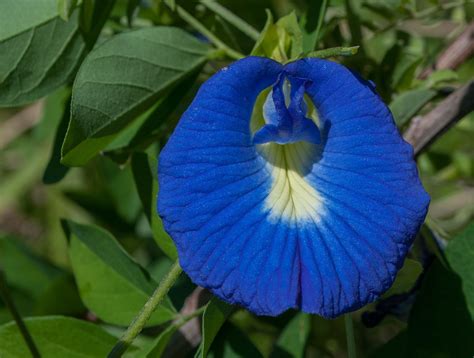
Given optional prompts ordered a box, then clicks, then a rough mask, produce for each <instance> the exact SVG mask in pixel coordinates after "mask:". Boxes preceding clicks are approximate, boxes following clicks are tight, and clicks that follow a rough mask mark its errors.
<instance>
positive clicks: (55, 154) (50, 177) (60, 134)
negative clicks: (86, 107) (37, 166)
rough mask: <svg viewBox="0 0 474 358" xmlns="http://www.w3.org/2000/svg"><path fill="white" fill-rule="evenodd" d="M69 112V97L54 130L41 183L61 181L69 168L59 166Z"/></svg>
mask: <svg viewBox="0 0 474 358" xmlns="http://www.w3.org/2000/svg"><path fill="white" fill-rule="evenodd" d="M70 111H71V97H70V96H69V99H68V100H67V102H66V106H65V107H64V112H63V115H62V116H61V121H60V122H59V126H58V127H57V129H56V135H55V136H54V143H53V149H52V152H51V157H50V158H49V162H48V165H47V166H46V169H45V171H44V173H43V183H45V184H55V183H57V182H59V181H61V179H63V178H64V177H65V176H66V174H67V172H68V171H69V167H66V166H65V165H62V164H61V146H62V144H63V141H64V137H65V136H66V131H67V127H68V124H69V116H70Z"/></svg>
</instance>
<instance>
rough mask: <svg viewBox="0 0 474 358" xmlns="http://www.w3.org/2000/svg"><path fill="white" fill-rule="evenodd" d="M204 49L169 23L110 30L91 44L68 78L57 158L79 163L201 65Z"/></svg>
mask: <svg viewBox="0 0 474 358" xmlns="http://www.w3.org/2000/svg"><path fill="white" fill-rule="evenodd" d="M207 52H208V46H207V45H205V44H203V43H201V42H199V41H198V40H197V39H195V38H193V37H192V36H191V35H189V34H187V33H186V32H184V31H182V30H180V29H177V28H169V27H154V28H146V29H141V30H136V31H131V32H127V33H123V34H120V35H116V36H114V37H113V38H112V39H111V40H109V41H107V42H105V43H104V44H102V45H101V46H99V47H97V48H96V49H94V50H93V51H92V52H91V53H90V54H89V56H87V58H86V59H85V61H84V63H83V64H82V66H81V68H80V70H79V73H78V75H77V78H76V81H75V83H74V87H73V99H72V109H71V122H70V124H69V128H68V132H67V135H66V139H65V141H64V144H63V148H62V155H63V157H62V163H64V164H66V165H69V166H80V165H84V164H85V163H86V162H87V161H88V160H89V159H90V158H92V157H93V156H94V155H96V154H97V153H98V152H99V151H100V150H102V149H103V148H105V147H106V146H107V144H108V143H110V142H111V141H112V140H113V139H114V138H115V136H116V135H117V133H119V132H120V131H121V130H122V129H124V128H125V127H126V126H127V125H128V124H129V123H130V122H131V121H132V120H133V119H135V118H136V117H137V115H139V114H140V113H142V112H144V111H146V110H147V109H148V108H150V107H151V106H152V105H153V104H154V103H155V102H156V101H157V100H158V99H159V98H160V97H161V96H162V95H163V94H165V93H166V92H167V91H169V90H170V89H171V88H173V87H174V86H175V85H177V84H178V83H180V82H181V81H183V80H184V79H186V78H187V77H188V76H189V75H190V74H192V73H194V72H195V71H197V70H198V69H199V68H201V66H202V65H203V64H204V63H205V61H206V54H207ZM124 68H126V69H127V70H126V71H124Z"/></svg>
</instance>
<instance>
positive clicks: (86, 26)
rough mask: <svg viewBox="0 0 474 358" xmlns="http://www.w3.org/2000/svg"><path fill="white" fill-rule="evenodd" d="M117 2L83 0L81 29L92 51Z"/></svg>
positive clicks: (80, 18) (109, 0)
mask: <svg viewBox="0 0 474 358" xmlns="http://www.w3.org/2000/svg"><path fill="white" fill-rule="evenodd" d="M116 1H117V0H82V6H81V12H80V15H79V27H80V29H81V33H82V36H83V37H84V39H85V41H86V45H87V48H88V50H89V51H90V50H92V48H93V47H94V44H95V42H96V41H97V38H98V37H99V35H100V32H101V31H102V28H103V27H104V25H105V23H106V21H107V19H108V17H109V15H110V13H111V11H112V9H113V7H114V5H115V2H116Z"/></svg>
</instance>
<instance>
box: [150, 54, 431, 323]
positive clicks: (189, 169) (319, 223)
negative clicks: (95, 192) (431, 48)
mask: <svg viewBox="0 0 474 358" xmlns="http://www.w3.org/2000/svg"><path fill="white" fill-rule="evenodd" d="M282 77H286V78H289V79H292V78H293V81H295V79H300V80H301V83H300V85H293V83H292V89H291V92H292V93H291V96H290V97H291V99H292V100H293V99H294V98H298V96H299V98H302V94H303V92H306V94H307V95H308V96H309V97H310V98H311V100H312V101H313V104H314V105H315V107H316V109H317V111H318V115H319V120H320V124H319V128H318V127H317V126H316V125H315V124H314V123H313V122H311V121H310V120H308V119H304V120H302V122H301V126H306V127H308V128H309V129H307V130H308V131H313V132H312V133H313V134H310V135H309V136H308V137H304V136H303V134H301V135H302V136H303V137H302V138H300V140H302V141H297V142H294V143H293V142H292V143H289V144H285V145H279V144H276V143H273V142H275V140H273V139H272V136H274V135H275V133H276V132H275V131H276V130H277V128H276V127H278V124H279V122H277V120H278V118H273V119H272V120H271V122H268V119H267V124H265V121H264V119H263V118H262V119H261V121H262V126H263V127H262V128H261V129H260V130H259V131H257V132H256V133H252V130H251V125H250V121H251V117H252V111H253V109H254V104H255V102H256V100H257V96H258V95H259V94H260V93H262V92H263V91H264V90H268V89H269V88H270V87H271V86H274V85H275V84H276V83H277V82H279V80H281V78H282ZM295 83H296V82H295ZM302 84H304V91H303V90H301V85H302ZM278 91H279V90H278V86H275V87H273V94H272V98H273V100H274V102H275V101H276V102H278V101H281V94H280V97H278V94H277V95H275V92H277V93H278ZM275 105H276V106H275V107H278V106H280V109H278V108H277V109H276V110H277V111H278V110H280V111H285V110H286V111H288V112H289V113H290V116H291V118H293V119H294V117H295V115H297V114H299V115H303V114H305V112H306V104H305V103H304V102H302V101H300V102H298V101H295V104H293V107H292V104H291V103H290V104H289V106H288V108H287V107H286V105H288V104H286V105H284V104H283V107H282V106H281V105H282V104H281V103H280V104H277V103H275ZM298 118H300V117H298ZM293 123H296V122H293ZM270 126H273V127H270ZM306 127H305V128H306ZM300 129H301V128H300ZM305 130H306V129H305ZM258 133H260V134H258ZM301 133H305V131H303V132H301ZM308 133H309V132H308ZM316 133H317V134H316ZM254 135H255V138H256V139H254ZM315 135H318V141H315V140H314V136H315ZM319 135H320V137H319ZM259 136H261V137H262V138H263V139H262V138H260V139H259ZM266 139H270V140H269V141H270V143H268V142H269V141H267V140H266ZM259 143H266V144H259ZM159 181H160V194H159V200H158V210H159V213H160V215H161V216H162V218H163V222H164V225H165V229H166V230H167V231H168V233H169V234H170V235H171V237H172V238H173V240H174V241H175V243H176V246H177V248H178V253H179V259H180V263H181V266H182V267H183V269H184V271H185V272H186V273H187V274H188V275H189V276H190V278H191V279H192V280H193V281H194V282H195V283H196V284H198V285H201V286H204V287H207V288H209V289H210V290H211V291H212V292H213V293H214V294H216V295H217V296H219V297H221V298H222V299H224V300H226V301H228V302H230V303H234V304H240V305H242V306H244V307H246V308H248V309H249V310H251V311H253V312H255V313H257V314H264V315H277V314H280V313H282V312H283V311H285V310H287V309H289V308H301V309H302V310H303V311H305V312H309V313H316V314H319V315H322V316H324V317H335V316H337V315H339V314H341V313H344V312H347V311H350V310H354V309H357V308H359V307H361V306H363V305H364V304H366V303H368V302H371V301H373V300H374V299H376V298H377V297H378V296H379V295H380V294H381V293H383V292H384V291H385V290H386V289H388V288H389V287H390V285H391V284H392V282H393V280H394V277H395V275H396V273H397V271H398V269H399V268H400V266H401V264H402V262H403V259H404V257H405V255H406V253H407V250H408V248H409V247H410V245H411V243H412V241H413V239H414V237H415V235H416V233H417V231H418V229H419V227H420V225H421V223H422V222H423V220H424V217H425V215H426V210H427V206H428V203H429V197H428V196H427V194H426V193H425V191H424V190H423V187H422V186H421V183H420V181H419V179H418V174H417V170H416V165H415V163H414V161H413V152H412V148H411V147H410V146H409V145H408V144H407V143H405V142H404V141H403V139H402V138H401V137H400V135H399V133H398V131H397V128H396V127H395V125H394V123H393V119H392V116H391V114H390V112H389V111H388V109H387V107H386V106H385V105H384V104H383V103H382V101H381V100H380V98H379V97H378V96H377V95H376V94H375V93H374V92H373V87H372V86H371V85H370V84H369V83H367V82H365V81H363V80H361V79H359V78H358V77H357V76H355V75H354V74H352V73H351V72H350V71H349V70H348V69H346V68H345V67H343V66H341V65H338V64H336V63H333V62H329V61H325V60H317V59H305V60H299V61H296V62H294V63H291V64H288V65H286V66H282V65H280V64H278V63H276V62H274V61H272V60H269V59H265V58H256V57H249V58H246V59H243V60H240V61H238V62H236V63H234V64H233V65H231V66H229V67H228V68H226V69H224V70H221V71H220V72H219V73H217V74H216V75H214V76H213V77H212V78H211V79H209V80H208V81H207V82H206V83H205V84H204V85H203V86H202V87H201V89H200V91H199V93H198V94H197V96H196V98H195V100H194V101H193V103H192V104H191V106H190V107H189V109H188V110H187V111H186V113H185V114H184V115H183V117H182V118H181V121H180V123H179V124H178V126H177V128H176V130H175V132H174V133H173V135H172V136H171V138H170V139H169V141H168V143H167V145H166V146H165V148H164V149H163V151H162V152H161V154H160V158H159Z"/></svg>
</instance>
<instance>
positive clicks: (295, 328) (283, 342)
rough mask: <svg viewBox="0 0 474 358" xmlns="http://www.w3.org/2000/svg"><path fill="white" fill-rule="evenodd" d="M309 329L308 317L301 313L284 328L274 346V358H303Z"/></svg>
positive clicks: (309, 321)
mask: <svg viewBox="0 0 474 358" xmlns="http://www.w3.org/2000/svg"><path fill="white" fill-rule="evenodd" d="M310 328H311V320H310V316H309V315H307V314H304V313H302V312H300V313H298V314H296V316H295V317H294V318H293V319H292V320H291V321H290V322H289V323H288V324H287V325H286V326H285V328H284V330H283V332H282V333H281V335H280V337H278V341H277V342H276V345H275V351H274V352H273V355H272V356H274V357H293V358H298V357H300V358H302V357H304V356H305V355H304V352H305V347H306V341H307V340H308V336H309V331H310Z"/></svg>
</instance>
